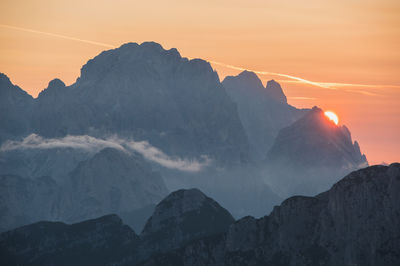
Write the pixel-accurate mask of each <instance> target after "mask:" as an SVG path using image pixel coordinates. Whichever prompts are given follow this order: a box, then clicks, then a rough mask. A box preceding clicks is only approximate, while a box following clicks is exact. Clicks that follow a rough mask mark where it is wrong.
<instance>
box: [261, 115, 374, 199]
mask: <svg viewBox="0 0 400 266" xmlns="http://www.w3.org/2000/svg"><path fill="white" fill-rule="evenodd" d="M265 164H266V167H267V169H266V173H265V175H266V176H267V177H268V178H267V181H266V182H267V183H268V184H269V185H270V186H271V187H272V188H273V189H274V190H275V191H276V192H278V193H279V194H280V196H282V197H288V196H291V195H315V194H316V193H319V192H321V191H324V190H326V189H328V188H329V187H330V186H331V185H333V184H334V183H335V182H337V181H338V180H339V179H340V178H341V177H342V176H344V175H346V174H348V173H350V172H351V171H354V170H357V169H359V168H361V167H365V166H367V165H368V162H367V159H366V157H365V155H363V154H361V151H360V147H359V145H358V143H357V142H356V141H355V142H354V143H353V140H352V138H351V134H350V131H349V130H348V129H347V127H346V126H342V125H335V124H334V123H333V122H332V121H330V120H329V119H328V118H327V117H326V116H325V115H324V113H323V111H322V110H321V109H319V108H318V107H314V108H313V109H312V110H310V111H309V112H308V113H307V114H306V115H304V116H303V117H302V118H301V119H299V120H298V121H296V122H294V123H293V124H291V125H290V126H288V127H285V128H283V129H281V130H280V131H279V134H278V136H277V137H276V139H275V141H274V144H273V146H272V147H271V149H270V150H269V151H268V154H267V160H266V161H265Z"/></svg>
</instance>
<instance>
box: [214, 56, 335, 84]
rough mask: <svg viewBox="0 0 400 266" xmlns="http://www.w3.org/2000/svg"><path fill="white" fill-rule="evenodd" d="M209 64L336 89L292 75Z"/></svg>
mask: <svg viewBox="0 0 400 266" xmlns="http://www.w3.org/2000/svg"><path fill="white" fill-rule="evenodd" d="M208 62H210V63H212V64H215V65H220V66H224V67H227V68H231V69H236V70H241V71H244V70H248V71H251V72H254V73H256V74H260V75H272V76H279V77H285V78H289V79H293V80H296V81H299V82H302V83H307V84H310V85H314V86H317V87H320V88H324V89H335V88H333V87H329V86H327V85H324V84H322V83H320V82H315V81H311V80H307V79H303V78H299V77H295V76H291V75H287V74H281V73H275V72H269V71H258V70H252V69H247V68H243V67H237V66H232V65H228V64H224V63H220V62H217V61H212V60H208Z"/></svg>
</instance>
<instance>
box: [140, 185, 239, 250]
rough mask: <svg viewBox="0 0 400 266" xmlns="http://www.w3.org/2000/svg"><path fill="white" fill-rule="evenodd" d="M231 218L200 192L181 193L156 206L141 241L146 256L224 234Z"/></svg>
mask: <svg viewBox="0 0 400 266" xmlns="http://www.w3.org/2000/svg"><path fill="white" fill-rule="evenodd" d="M233 222H234V219H233V217H232V215H231V214H230V213H229V212H228V211H227V210H225V209H224V208H222V207H221V206H220V205H219V204H218V203H217V202H215V201H214V200H213V199H211V198H209V197H207V196H206V195H204V194H203V193H202V192H201V191H200V190H198V189H189V190H183V189H182V190H178V191H175V192H173V193H171V194H170V195H169V196H168V197H166V198H165V199H164V200H162V201H161V202H160V203H159V204H158V205H157V206H156V209H155V211H154V213H153V215H152V216H151V217H150V218H149V220H148V221H147V223H146V225H145V227H144V229H143V231H142V233H141V235H140V237H141V238H142V239H143V241H144V247H145V249H146V252H151V253H157V252H160V251H165V250H171V249H175V248H178V247H180V246H182V245H183V244H185V243H187V242H189V241H191V240H194V239H198V238H201V237H206V236H210V235H214V234H216V233H221V232H225V231H227V230H228V227H229V225H230V224H232V223H233Z"/></svg>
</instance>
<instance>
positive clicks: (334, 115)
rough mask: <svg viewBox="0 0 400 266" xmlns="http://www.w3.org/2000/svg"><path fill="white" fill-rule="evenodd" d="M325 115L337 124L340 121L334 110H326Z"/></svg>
mask: <svg viewBox="0 0 400 266" xmlns="http://www.w3.org/2000/svg"><path fill="white" fill-rule="evenodd" d="M324 114H325V116H326V117H328V118H329V120H331V121H333V122H334V123H335V124H336V125H337V124H338V123H339V118H338V116H337V115H336V114H335V113H334V112H332V111H326V112H325V113H324Z"/></svg>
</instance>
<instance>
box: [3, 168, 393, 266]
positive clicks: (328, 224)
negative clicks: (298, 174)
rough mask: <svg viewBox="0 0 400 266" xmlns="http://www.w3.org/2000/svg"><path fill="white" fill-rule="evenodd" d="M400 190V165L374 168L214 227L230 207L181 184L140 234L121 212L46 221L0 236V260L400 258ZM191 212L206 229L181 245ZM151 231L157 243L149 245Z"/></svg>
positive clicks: (365, 261)
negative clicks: (120, 216) (80, 220)
mask: <svg viewBox="0 0 400 266" xmlns="http://www.w3.org/2000/svg"><path fill="white" fill-rule="evenodd" d="M399 192H400V164H398V163H396V164H392V165H390V166H372V167H368V168H365V169H361V170H358V171H355V172H352V173H351V174H349V175H348V176H346V177H345V178H343V179H342V180H341V181H339V182H338V183H336V184H335V185H334V186H333V187H332V188H331V189H330V190H328V191H327V192H324V193H321V194H319V195H317V196H315V197H304V196H295V197H291V198H289V199H287V200H285V201H284V202H283V203H282V204H281V205H280V206H277V207H276V208H275V209H274V210H273V211H272V213H271V214H270V215H269V216H265V217H263V218H260V219H255V218H253V217H245V218H242V219H240V220H239V221H237V222H235V223H233V224H230V222H229V223H226V224H224V223H222V224H223V226H222V228H223V230H213V232H211V231H210V230H209V228H210V225H212V224H215V226H216V227H218V226H219V224H221V223H220V222H221V221H222V220H225V219H226V220H231V219H229V215H225V214H224V215H222V216H220V217H221V218H220V219H218V221H217V220H215V219H214V218H215V217H216V216H215V215H213V214H210V212H209V211H208V212H206V213H204V212H202V211H201V209H202V206H204V205H206V206H208V207H207V208H208V209H209V210H211V209H214V210H215V209H217V210H218V209H221V207H220V206H218V205H217V206H215V205H216V203H215V202H213V201H212V200H211V201H210V199H208V198H207V197H206V196H204V195H203V194H202V193H201V192H199V191H195V190H181V191H177V192H174V193H172V194H170V195H169V196H168V197H167V198H165V199H164V200H163V201H162V202H160V204H159V205H158V206H157V208H156V210H155V212H154V214H153V216H152V218H151V219H149V221H148V223H147V224H146V228H145V229H144V230H143V232H142V234H141V236H140V237H138V236H136V235H135V234H134V233H133V231H131V230H130V229H128V228H127V227H126V226H123V225H121V222H120V220H119V219H118V218H117V217H116V216H108V217H103V218H99V219H97V220H92V221H87V222H84V223H80V224H76V225H71V226H67V225H65V224H62V223H54V222H53V223H49V222H41V223H37V224H33V225H29V226H25V227H21V228H18V229H15V230H12V231H9V232H5V233H2V234H0V258H1V259H2V260H1V261H2V262H3V261H5V262H6V263H7V264H10V265H16V264H17V263H19V265H72V264H73V265H85V264H86V265H87V264H95V265H174V266H175V265H199V266H200V265H215V266H217V265H285V266H286V265H287V266H291V265H331V266H333V265H345V266H347V265H348V266H350V265H365V266H370V265H371V266H373V265H374V266H375V265H376V266H378V265H399V264H400V252H399V248H398V247H399V246H400V227H399V226H398V225H399V224H400V204H399V202H400V201H399V200H400V193H399ZM185 194H186V195H185ZM204 202H206V203H204ZM222 210H223V209H222ZM190 213H192V215H194V216H192V218H195V219H194V220H192V219H189V220H190V221H191V222H190V223H189V225H190V226H192V228H193V229H195V231H193V232H192V231H190V234H191V235H192V236H199V235H202V234H197V235H196V232H203V233H204V232H207V233H206V234H205V235H204V234H203V236H202V237H201V238H200V239H198V238H192V239H190V240H188V241H187V242H182V243H181V245H176V244H175V243H177V242H175V240H176V236H179V237H181V236H182V234H181V233H182V232H183V230H182V228H183V227H182V225H184V224H185V221H188V220H187V219H186V218H187V217H186V215H187V214H190ZM218 213H220V214H222V213H223V212H221V211H218ZM176 214H178V216H176ZM205 214H206V215H205ZM206 217H207V219H206ZM227 217H228V219H227ZM104 220H105V221H104ZM197 221H198V222H201V224H203V226H201V224H200V225H199V224H197V223H196V222H197ZM229 224H230V225H229ZM204 226H206V227H204ZM204 229H205V230H204ZM227 229H228V230H227ZM226 230H227V231H226ZM154 234H157V237H158V241H159V242H158V243H152V245H150V246H149V242H148V237H149V236H150V235H154ZM199 237H200V236H199ZM154 240H155V239H154ZM181 240H184V238H181ZM149 247H150V248H152V249H149ZM146 252H147V253H146ZM151 254H153V255H152V256H151V257H150V258H148V256H149V255H151ZM144 258H147V260H146V261H143V259H144ZM64 261H65V262H64ZM9 262H10V263H9Z"/></svg>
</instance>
